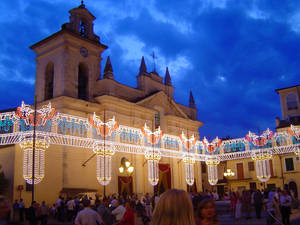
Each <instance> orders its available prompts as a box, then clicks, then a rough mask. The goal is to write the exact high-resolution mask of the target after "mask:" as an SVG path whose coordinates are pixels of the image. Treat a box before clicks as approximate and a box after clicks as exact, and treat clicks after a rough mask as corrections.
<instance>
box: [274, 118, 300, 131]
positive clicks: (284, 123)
mask: <svg viewBox="0 0 300 225" xmlns="http://www.w3.org/2000/svg"><path fill="white" fill-rule="evenodd" d="M291 124H293V125H300V116H292V117H290V118H289V120H280V121H279V124H278V126H277V127H276V129H278V128H284V127H290V126H291Z"/></svg>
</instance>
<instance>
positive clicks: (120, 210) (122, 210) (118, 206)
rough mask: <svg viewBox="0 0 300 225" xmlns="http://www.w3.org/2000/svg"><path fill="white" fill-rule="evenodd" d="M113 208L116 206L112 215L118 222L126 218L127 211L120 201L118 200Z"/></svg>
mask: <svg viewBox="0 0 300 225" xmlns="http://www.w3.org/2000/svg"><path fill="white" fill-rule="evenodd" d="M113 206H116V208H115V209H114V210H113V211H112V212H111V214H112V215H114V216H115V217H116V220H117V221H120V220H121V219H122V217H123V216H124V214H125V212H126V209H125V207H124V206H123V205H121V204H120V202H119V201H118V200H116V202H115V205H113Z"/></svg>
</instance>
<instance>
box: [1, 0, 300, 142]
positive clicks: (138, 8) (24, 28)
mask: <svg viewBox="0 0 300 225" xmlns="http://www.w3.org/2000/svg"><path fill="white" fill-rule="evenodd" d="M79 4H80V1H79V0H76V1H75V0H73V1H65V0H30V1H24V0H5V1H2V2H1V4H0V27H1V35H0V43H1V45H0V50H1V52H0V81H1V88H0V96H1V101H0V109H6V108H10V107H16V106H18V105H20V104H21V101H22V100H24V101H25V102H26V103H29V104H32V103H33V95H34V79H35V60H34V57H35V54H34V53H33V52H32V51H31V50H30V49H29V48H28V47H29V46H30V45H32V44H34V43H35V42H37V41H39V40H41V39H43V38H45V37H47V36H49V35H51V34H52V33H54V32H56V31H58V30H59V29H60V27H61V24H63V23H65V22H68V20H69V18H68V17H69V13H68V10H70V9H71V8H74V7H77V6H78V5H79ZM85 4H86V7H87V8H88V9H89V10H90V11H91V12H92V13H93V14H94V15H95V16H96V17H97V19H96V21H95V32H96V33H97V34H98V35H99V36H100V39H101V42H102V43H103V44H105V45H108V46H109V49H108V50H106V52H105V54H104V56H103V57H104V59H106V57H107V56H108V55H110V57H111V61H112V65H113V69H114V74H115V79H116V80H117V81H119V82H121V83H124V84H127V85H130V86H133V87H136V75H137V73H138V69H139V64H140V60H141V57H142V56H145V58H146V64H147V67H148V71H151V70H152V69H153V63H152V60H151V56H150V55H151V53H152V51H155V53H156V55H157V57H158V59H157V71H158V72H159V74H160V75H161V76H164V74H165V68H166V66H168V67H169V71H170V75H171V78H172V82H173V85H174V86H175V100H176V101H177V102H179V103H181V104H185V105H187V104H188V97H189V91H190V90H192V92H193V94H194V98H195V101H196V105H197V108H198V119H199V120H200V121H202V122H204V124H205V125H204V126H203V127H202V128H201V129H200V135H201V136H202V137H203V136H208V137H209V138H213V137H215V136H219V137H225V136H231V137H242V136H244V135H245V134H246V133H247V132H248V131H249V130H251V131H253V132H257V131H258V129H260V130H261V131H262V130H265V129H266V128H267V127H269V128H271V129H274V127H275V117H276V116H281V110H280V102H279V96H278V95H277V94H276V93H275V91H274V90H275V89H277V88H282V87H287V86H292V85H297V84H299V73H300V68H299V64H300V2H299V1H290V0H280V1H279V0H276V1H269V0H265V1H260V0H256V1H254V0H253V1H248V0H240V1H238V0H202V1H201V0H185V1H182V0H172V1H159V0H85ZM102 68H103V66H102ZM297 77H298V78H297Z"/></svg>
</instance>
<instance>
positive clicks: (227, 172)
mask: <svg viewBox="0 0 300 225" xmlns="http://www.w3.org/2000/svg"><path fill="white" fill-rule="evenodd" d="M234 175H235V173H234V172H233V171H232V170H231V169H227V170H226V171H225V172H224V177H233V176H234ZM228 186H229V191H231V187H230V182H229V180H228Z"/></svg>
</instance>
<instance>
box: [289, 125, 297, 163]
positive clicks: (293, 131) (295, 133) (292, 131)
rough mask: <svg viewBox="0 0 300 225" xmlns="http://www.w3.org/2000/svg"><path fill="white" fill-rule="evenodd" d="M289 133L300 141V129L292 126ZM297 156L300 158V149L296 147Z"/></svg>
mask: <svg viewBox="0 0 300 225" xmlns="http://www.w3.org/2000/svg"><path fill="white" fill-rule="evenodd" d="M288 133H289V134H290V135H292V136H294V137H295V138H296V139H297V140H300V128H298V127H295V126H294V125H292V124H291V127H289V128H288ZM293 150H294V152H295V154H296V155H297V156H298V157H300V147H299V146H297V147H294V148H293Z"/></svg>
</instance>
